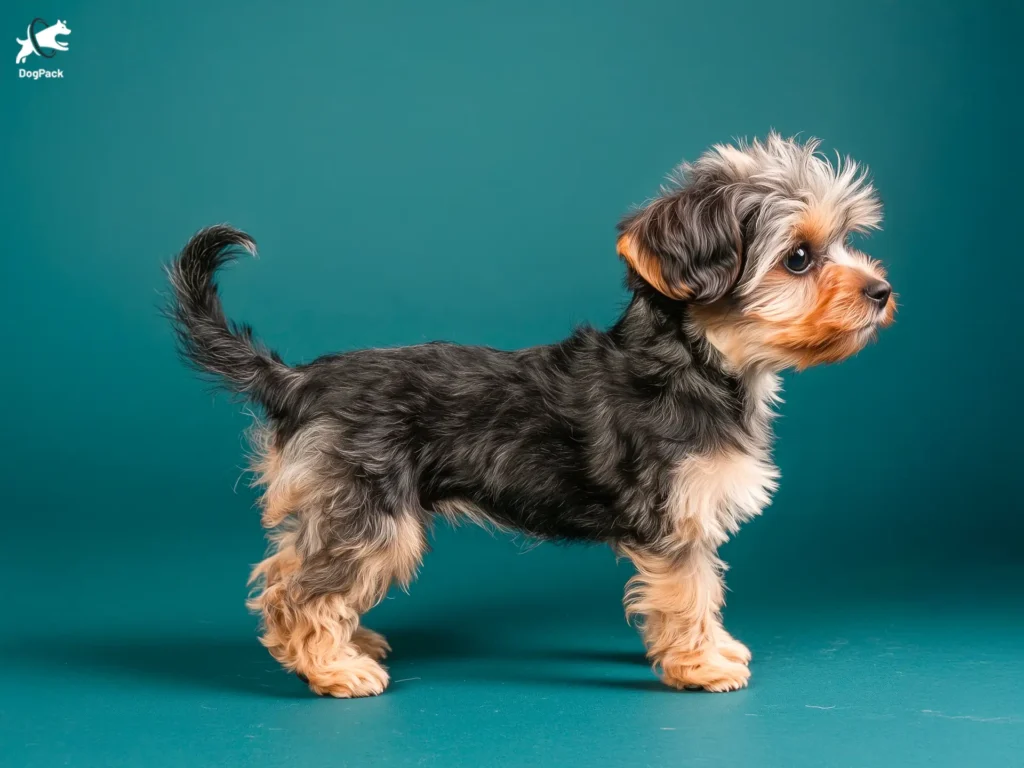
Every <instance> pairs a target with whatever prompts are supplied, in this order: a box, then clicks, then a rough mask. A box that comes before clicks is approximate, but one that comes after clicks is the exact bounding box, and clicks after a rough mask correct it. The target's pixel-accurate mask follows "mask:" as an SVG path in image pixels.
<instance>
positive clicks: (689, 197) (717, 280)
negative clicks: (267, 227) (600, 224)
mask: <svg viewBox="0 0 1024 768" xmlns="http://www.w3.org/2000/svg"><path fill="white" fill-rule="evenodd" d="M619 232H620V233H621V234H620V235H619V240H618V248H617V249H618V252H619V255H620V256H622V258H623V259H625V260H626V263H627V264H629V266H630V268H631V269H632V271H633V272H635V273H636V274H637V275H639V277H640V278H641V279H643V281H644V282H646V283H647V284H648V285H650V286H651V287H652V288H654V289H655V290H657V291H659V292H660V293H663V294H664V295H665V296H668V297H669V298H671V299H678V300H681V301H692V302H696V303H699V304H709V303H711V302H713V301H717V300H718V299H720V298H722V297H723V296H725V295H726V294H727V293H728V292H729V291H730V290H731V289H732V287H733V286H734V285H735V284H736V281H737V279H738V278H739V275H740V270H741V269H742V267H743V253H742V250H743V243H742V236H741V232H740V223H739V219H738V217H737V213H736V211H735V207H734V204H733V201H732V198H731V195H730V194H728V193H727V192H726V191H724V190H723V189H722V188H721V187H718V186H712V185H706V184H701V185H699V186H688V187H683V188H681V189H676V190H672V191H671V192H668V193H667V194H665V195H663V196H662V197H659V198H658V199H657V200H655V201H654V202H652V203H650V204H649V205H647V207H645V208H643V209H641V210H640V211H637V212H636V213H635V214H633V215H631V216H628V217H626V218H625V219H624V220H623V221H622V223H621V224H619Z"/></svg>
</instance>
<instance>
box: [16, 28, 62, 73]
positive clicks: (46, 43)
mask: <svg viewBox="0 0 1024 768" xmlns="http://www.w3.org/2000/svg"><path fill="white" fill-rule="evenodd" d="M43 23H44V24H45V23H46V22H43ZM70 34H71V30H70V29H68V28H67V25H65V24H64V22H63V21H61V20H60V19H57V23H56V24H54V25H52V26H49V27H47V28H46V29H44V30H41V31H40V32H39V33H38V34H37V35H36V43H38V45H39V47H40V48H52V49H54V50H57V51H66V50H67V49H68V44H67V43H65V42H61V41H60V40H58V39H57V35H70ZM26 37H27V39H26V40H21V39H20V38H15V39H14V41H15V42H16V43H17V44H18V45H20V46H21V50H20V51H19V52H18V57H17V58H16V59H15V60H14V63H15V64H21V63H22V62H23V61H25V59H27V58H28V57H29V56H31V55H32V54H33V53H38V51H37V50H36V47H35V46H34V45H32V26H31V25H29V28H28V31H27V32H26ZM50 55H51V56H52V55H53V54H50Z"/></svg>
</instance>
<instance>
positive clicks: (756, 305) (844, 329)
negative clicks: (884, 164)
mask: <svg viewBox="0 0 1024 768" xmlns="http://www.w3.org/2000/svg"><path fill="white" fill-rule="evenodd" d="M816 149H817V143H816V142H813V141H812V142H808V143H806V144H800V143H797V142H795V141H793V140H786V139H783V138H782V137H780V136H779V135H778V134H772V135H770V136H769V137H768V139H767V140H766V141H765V142H763V143H762V142H757V141H755V142H753V143H752V144H750V145H741V146H738V147H731V146H717V147H715V148H713V149H712V150H710V151H709V152H708V153H707V154H705V155H704V156H703V157H701V159H700V160H698V161H697V162H696V163H694V164H693V165H687V166H684V167H683V168H682V169H681V171H680V174H679V177H678V179H677V180H676V184H675V185H674V186H673V187H672V188H670V189H668V190H666V191H665V193H664V194H663V195H662V197H660V198H658V199H657V200H655V201H653V202H652V203H650V204H649V205H647V206H646V207H645V208H643V209H642V210H640V211H638V212H637V213H635V214H634V215H632V216H630V217H628V218H627V219H625V220H624V221H623V222H622V224H621V225H620V230H621V235H620V237H619V241H618V250H619V253H620V254H621V255H622V257H623V258H624V259H625V260H626V261H627V263H628V264H629V266H630V267H631V270H630V280H631V281H632V284H633V285H634V287H636V286H637V281H638V280H639V281H643V282H644V283H647V284H648V285H650V286H651V287H653V288H654V289H656V290H657V291H659V292H660V293H662V294H664V295H666V296H668V297H669V298H672V299H677V300H681V301H687V302H689V303H690V304H691V307H692V311H691V316H692V317H693V319H694V322H696V323H698V324H699V325H700V326H701V327H702V328H703V330H704V331H705V332H706V333H707V335H708V338H709V340H710V341H711V342H712V344H714V345H715V347H717V348H718V349H719V351H721V352H722V353H723V354H724V355H725V357H726V358H727V359H728V360H729V361H730V362H731V363H733V364H734V365H735V366H737V367H741V368H745V367H747V366H750V365H761V366H766V367H770V368H773V369H781V368H786V367H796V368H806V367H808V366H811V365H816V364H818V363H831V362H836V361H838V360H842V359H844V358H846V357H849V356H850V355H852V354H855V353H856V352H858V351H859V350H860V349H861V348H863V347H864V345H865V344H867V342H868V341H869V340H870V339H871V338H872V337H873V336H874V334H875V332H876V330H877V329H878V328H880V327H883V326H886V325H888V324H889V323H891V322H892V319H893V316H894V314H895V311H896V304H895V300H894V298H893V296H892V290H891V288H890V286H889V283H888V282H886V279H885V271H884V270H883V269H882V267H881V265H880V264H879V263H878V262H877V261H874V260H872V259H871V258H869V257H868V256H866V255H865V254H863V253H861V252H860V251H858V250H856V249H855V248H853V247H852V246H851V244H850V236H851V234H852V233H857V232H861V233H863V232H867V231H870V230H872V229H875V228H877V227H878V224H879V222H880V221H881V205H880V203H879V201H878V198H877V196H876V194H875V191H874V188H873V187H872V186H871V185H870V184H869V183H868V182H867V181H866V179H865V177H864V175H863V174H861V173H860V172H859V171H858V168H857V165H856V164H855V163H853V162H852V161H850V160H849V159H847V160H846V162H844V163H841V164H839V165H838V166H833V165H831V164H830V163H829V162H828V160H827V159H825V158H824V157H823V156H821V155H820V154H818V153H817V152H816Z"/></svg>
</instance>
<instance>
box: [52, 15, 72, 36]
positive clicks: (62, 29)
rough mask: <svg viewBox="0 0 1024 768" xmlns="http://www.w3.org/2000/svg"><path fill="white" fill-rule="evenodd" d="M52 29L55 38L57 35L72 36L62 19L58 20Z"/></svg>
mask: <svg viewBox="0 0 1024 768" xmlns="http://www.w3.org/2000/svg"><path fill="white" fill-rule="evenodd" d="M51 29H52V30H53V36H54V37H56V36H57V35H70V34H71V30H70V29H68V27H67V24H65V23H64V22H63V21H61V20H60V19H57V23H56V24H54V25H53V26H52V27H51Z"/></svg>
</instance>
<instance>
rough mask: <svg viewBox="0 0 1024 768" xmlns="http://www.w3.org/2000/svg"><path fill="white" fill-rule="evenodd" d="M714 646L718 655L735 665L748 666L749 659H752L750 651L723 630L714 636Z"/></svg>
mask: <svg viewBox="0 0 1024 768" xmlns="http://www.w3.org/2000/svg"><path fill="white" fill-rule="evenodd" d="M715 645H716V646H717V647H718V652H719V653H720V654H722V655H723V656H724V657H725V658H727V659H728V660H729V661H734V662H736V663H737V664H749V663H750V659H751V658H753V654H751V653H750V649H749V648H747V646H745V645H744V644H743V643H741V642H740V641H739V640H737V639H736V638H735V637H733V636H732V635H730V634H729V633H728V632H726V631H725V630H724V629H723V630H721V632H720V633H717V634H716V635H715Z"/></svg>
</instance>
